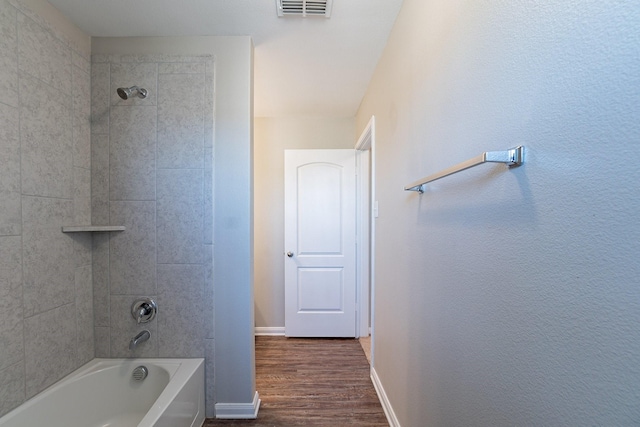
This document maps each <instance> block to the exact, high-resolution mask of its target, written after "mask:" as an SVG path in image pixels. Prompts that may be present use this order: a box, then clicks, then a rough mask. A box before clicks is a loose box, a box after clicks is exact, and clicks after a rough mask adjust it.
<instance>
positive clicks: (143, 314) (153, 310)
mask: <svg viewBox="0 0 640 427" xmlns="http://www.w3.org/2000/svg"><path fill="white" fill-rule="evenodd" d="M157 313H158V304H156V302H155V301H154V300H152V299H151V298H143V299H140V300H138V301H135V302H134V303H133V304H132V305H131V316H132V317H133V318H134V319H135V321H136V322H137V323H138V324H140V323H147V322H150V321H152V320H153V318H154V317H156V314H157Z"/></svg>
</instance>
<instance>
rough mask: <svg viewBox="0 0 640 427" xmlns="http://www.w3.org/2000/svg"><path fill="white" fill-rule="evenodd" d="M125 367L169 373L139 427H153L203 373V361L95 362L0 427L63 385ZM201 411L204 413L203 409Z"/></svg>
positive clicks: (55, 385)
mask: <svg viewBox="0 0 640 427" xmlns="http://www.w3.org/2000/svg"><path fill="white" fill-rule="evenodd" d="M124 363H126V364H131V365H134V364H135V365H138V364H149V365H156V366H159V367H161V368H162V369H164V370H166V371H167V372H168V373H169V383H168V384H167V385H166V386H165V388H164V389H163V390H162V392H161V393H160V395H159V396H158V398H157V399H156V400H155V401H154V403H153V404H152V406H151V407H150V408H149V410H148V411H147V413H146V414H145V416H144V417H143V418H142V420H141V421H140V423H139V424H138V426H147V425H148V426H152V425H153V423H155V422H156V421H158V420H159V419H160V417H161V416H162V414H163V413H164V410H165V409H166V408H167V407H168V406H169V404H170V403H171V402H173V400H174V399H175V398H176V396H177V395H178V393H180V391H181V390H182V388H183V387H184V386H185V384H186V383H187V382H188V380H189V379H190V378H191V377H192V376H193V375H195V374H196V372H197V371H198V368H199V367H200V366H202V369H203V371H204V358H149V357H146V358H94V359H92V360H90V361H89V362H87V363H85V364H84V365H82V366H80V367H79V368H77V369H76V370H74V371H72V372H71V373H69V374H67V375H65V376H64V377H62V378H61V379H59V380H58V381H56V382H55V383H53V384H51V385H50V386H49V387H47V388H45V389H44V390H42V391H41V392H39V393H37V394H36V395H34V396H32V397H30V398H29V399H27V400H25V401H24V402H23V403H22V404H20V405H19V406H17V407H15V408H13V409H12V410H11V411H9V412H7V413H6V414H4V415H3V416H2V417H0V427H1V426H2V424H4V423H5V422H7V421H10V420H11V419H12V418H14V417H16V416H19V415H20V414H21V413H22V412H24V411H27V410H28V409H29V408H30V407H32V406H34V405H36V404H37V403H38V402H39V401H40V400H42V399H45V398H46V397H47V396H48V395H50V394H52V393H55V392H56V390H58V389H60V388H62V387H64V386H65V385H66V384H68V383H70V382H72V381H74V380H76V379H80V378H82V377H83V376H87V375H90V374H93V373H97V372H100V371H103V370H105V369H107V368H110V367H117V366H121V365H123V364H124ZM202 393H204V390H202ZM200 409H201V410H202V411H204V408H200Z"/></svg>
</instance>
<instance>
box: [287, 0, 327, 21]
mask: <svg viewBox="0 0 640 427" xmlns="http://www.w3.org/2000/svg"><path fill="white" fill-rule="evenodd" d="M331 3H332V0H276V5H277V8H278V16H300V17H303V18H304V17H307V16H323V17H325V18H329V17H330V16H331Z"/></svg>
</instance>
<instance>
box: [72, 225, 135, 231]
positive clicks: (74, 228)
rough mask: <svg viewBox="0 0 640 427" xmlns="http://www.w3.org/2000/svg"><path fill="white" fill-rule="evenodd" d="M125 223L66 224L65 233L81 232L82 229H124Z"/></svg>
mask: <svg viewBox="0 0 640 427" xmlns="http://www.w3.org/2000/svg"><path fill="white" fill-rule="evenodd" d="M124 230H125V227H124V225H65V226H62V232H63V233H79V232H82V231H124Z"/></svg>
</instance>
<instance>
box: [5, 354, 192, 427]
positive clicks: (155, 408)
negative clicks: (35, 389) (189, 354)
mask: <svg viewBox="0 0 640 427" xmlns="http://www.w3.org/2000/svg"><path fill="white" fill-rule="evenodd" d="M141 365H142V366H145V367H146V368H147V369H148V371H149V373H148V376H147V377H146V378H145V379H144V380H143V381H136V380H134V379H133V375H132V373H133V370H134V369H135V368H136V367H138V366H141ZM203 422H204V360H203V359H94V360H93V361H91V362H89V363H88V364H86V365H84V366H83V367H81V368H80V369H78V370H76V371H75V372H73V373H71V374H70V375H68V376H67V377H65V378H63V379H62V380H60V381H59V382H58V383H56V384H54V385H53V386H51V387H49V388H48V389H47V390H45V391H43V392H42V393H40V394H38V395H37V396H35V397H33V398H32V399H30V400H29V401H27V402H25V403H24V404H23V405H21V406H20V407H18V408H16V409H15V410H13V411H11V412H10V413H8V414H6V415H5V416H4V417H2V418H0V427H23V426H31V425H33V426H40V425H46V426H49V427H75V426H78V427H80V426H82V427H94V426H95V427H102V426H139V427H163V426H166V427H168V426H173V427H183V426H184V427H199V426H201V425H202V423H203Z"/></svg>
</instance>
